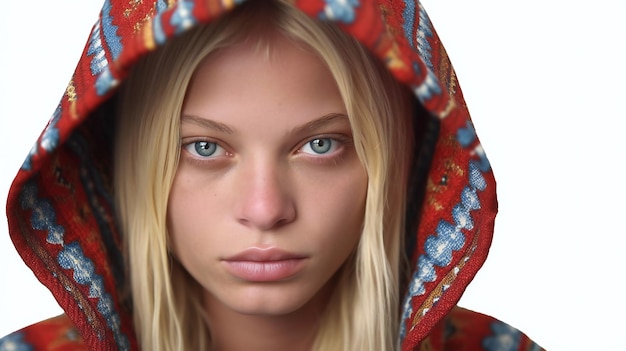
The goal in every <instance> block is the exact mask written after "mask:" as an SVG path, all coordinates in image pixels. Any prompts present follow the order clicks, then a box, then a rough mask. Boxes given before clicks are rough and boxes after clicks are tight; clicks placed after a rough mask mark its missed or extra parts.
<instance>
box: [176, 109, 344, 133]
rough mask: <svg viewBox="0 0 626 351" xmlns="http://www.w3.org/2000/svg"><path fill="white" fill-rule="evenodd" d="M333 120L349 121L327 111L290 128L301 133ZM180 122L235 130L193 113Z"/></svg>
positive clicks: (182, 118) (229, 130)
mask: <svg viewBox="0 0 626 351" xmlns="http://www.w3.org/2000/svg"><path fill="white" fill-rule="evenodd" d="M335 121H346V122H348V123H350V122H349V119H348V116H346V115H345V114H343V113H329V114H327V115H324V116H322V117H320V118H318V119H316V120H313V121H310V122H307V123H305V124H303V125H301V126H297V127H294V128H293V130H292V133H302V132H305V131H311V130H316V129H319V128H322V127H323V126H325V125H327V124H329V123H332V122H335ZM181 123H193V124H196V125H198V126H200V127H203V128H207V129H213V130H216V131H218V132H222V133H226V134H235V131H234V130H233V129H232V128H231V127H229V126H228V125H226V124H224V123H220V122H216V121H213V120H210V119H206V118H202V117H198V116H194V115H182V116H181Z"/></svg>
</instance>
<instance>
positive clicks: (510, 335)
mask: <svg viewBox="0 0 626 351" xmlns="http://www.w3.org/2000/svg"><path fill="white" fill-rule="evenodd" d="M491 331H493V334H492V335H491V336H489V337H487V338H485V339H484V340H483V347H484V348H485V349H486V350H487V351H516V350H518V349H519V344H520V341H521V337H522V333H521V332H520V331H519V330H517V329H515V328H513V327H511V326H510V325H508V324H506V323H503V322H500V321H497V322H493V323H491Z"/></svg>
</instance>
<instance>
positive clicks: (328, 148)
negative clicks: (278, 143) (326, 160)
mask: <svg viewBox="0 0 626 351" xmlns="http://www.w3.org/2000/svg"><path fill="white" fill-rule="evenodd" d="M339 146H340V143H339V142H338V141H337V140H335V139H331V138H315V139H313V140H311V141H309V142H307V143H306V144H304V145H302V147H301V148H300V151H302V152H304V153H307V154H311V155H325V154H328V153H332V152H334V151H336V150H337V148H339Z"/></svg>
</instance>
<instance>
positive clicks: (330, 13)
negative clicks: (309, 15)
mask: <svg viewBox="0 0 626 351" xmlns="http://www.w3.org/2000/svg"><path fill="white" fill-rule="evenodd" d="M324 2H325V3H326V6H324V11H323V12H322V13H320V14H319V19H321V20H323V21H337V22H342V23H345V24H350V23H352V22H354V19H355V18H356V10H355V8H357V7H359V0H324Z"/></svg>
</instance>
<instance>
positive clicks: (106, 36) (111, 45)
mask: <svg viewBox="0 0 626 351" xmlns="http://www.w3.org/2000/svg"><path fill="white" fill-rule="evenodd" d="M117 30H118V27H117V26H116V25H114V24H113V18H112V16H111V1H110V0H107V1H105V2H104V5H103V6H102V19H101V20H100V21H98V22H96V24H95V25H94V28H93V30H92V32H91V36H90V37H89V43H88V49H87V56H89V57H91V62H90V65H89V68H90V70H91V74H92V75H93V76H97V78H96V86H95V87H96V93H97V94H98V95H100V96H102V95H105V94H106V93H108V92H109V91H110V90H111V88H113V87H115V86H116V85H117V83H118V82H117V80H116V79H115V78H114V77H113V74H112V73H111V70H110V68H109V61H108V59H107V57H106V51H105V49H104V46H103V40H104V44H106V46H107V47H108V49H109V52H110V53H111V57H112V58H113V59H114V60H115V59H117V58H118V57H119V55H120V54H121V52H122V43H121V39H120V37H119V36H118V35H117Z"/></svg>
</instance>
